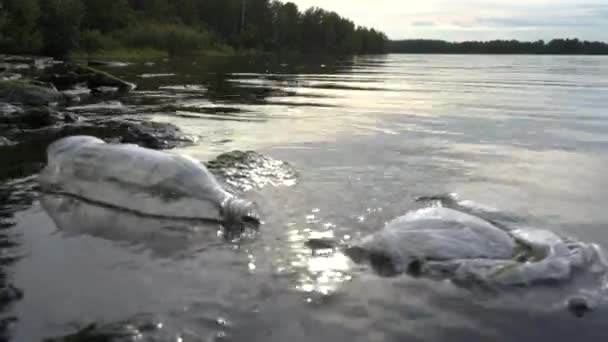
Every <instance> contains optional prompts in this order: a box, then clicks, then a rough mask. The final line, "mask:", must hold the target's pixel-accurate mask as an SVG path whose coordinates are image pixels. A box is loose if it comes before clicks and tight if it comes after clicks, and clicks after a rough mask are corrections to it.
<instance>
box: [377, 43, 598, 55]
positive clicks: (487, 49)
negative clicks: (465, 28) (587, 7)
mask: <svg viewBox="0 0 608 342" xmlns="http://www.w3.org/2000/svg"><path fill="white" fill-rule="evenodd" d="M388 49H389V51H390V52H395V53H461V54H485V53H495V54H588V55H600V54H603V55H605V54H608V44H606V43H601V42H588V41H580V40H578V39H554V40H552V41H550V42H549V43H545V42H544V41H542V40H539V41H536V42H520V41H517V40H493V41H487V42H476V41H473V42H462V43H450V42H446V41H442V40H423V39H418V40H400V41H392V42H390V44H389V47H388Z"/></svg>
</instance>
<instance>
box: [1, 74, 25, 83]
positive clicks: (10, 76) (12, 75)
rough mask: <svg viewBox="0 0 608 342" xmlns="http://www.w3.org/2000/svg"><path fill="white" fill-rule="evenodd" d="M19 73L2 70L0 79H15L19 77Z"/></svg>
mask: <svg viewBox="0 0 608 342" xmlns="http://www.w3.org/2000/svg"><path fill="white" fill-rule="evenodd" d="M21 77H23V76H21V74H17V73H12V72H3V73H1V74H0V81H16V80H19V79H21Z"/></svg>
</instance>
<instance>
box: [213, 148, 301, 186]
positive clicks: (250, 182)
mask: <svg viewBox="0 0 608 342" xmlns="http://www.w3.org/2000/svg"><path fill="white" fill-rule="evenodd" d="M206 166H207V168H208V169H209V171H211V172H213V173H214V174H215V175H217V176H219V177H220V178H222V179H224V180H225V181H226V182H227V183H228V184H229V185H231V186H234V187H236V188H238V189H241V190H245V191H247V190H250V189H252V188H263V187H265V186H267V185H271V186H281V185H282V186H291V185H294V184H295V183H296V181H297V176H298V174H297V171H296V170H295V169H294V168H293V167H292V166H291V165H289V164H288V163H286V162H284V161H281V160H276V159H273V158H271V157H267V156H264V155H262V154H259V153H257V152H254V151H247V152H243V151H232V152H228V153H224V154H222V155H220V156H218V157H217V158H216V159H214V160H211V161H209V162H207V163H206Z"/></svg>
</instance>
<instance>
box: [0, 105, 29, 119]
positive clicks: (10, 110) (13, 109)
mask: <svg viewBox="0 0 608 342" xmlns="http://www.w3.org/2000/svg"><path fill="white" fill-rule="evenodd" d="M15 113H23V109H21V108H20V107H17V106H14V105H12V104H10V103H6V102H0V118H1V117H4V116H7V115H12V114H15Z"/></svg>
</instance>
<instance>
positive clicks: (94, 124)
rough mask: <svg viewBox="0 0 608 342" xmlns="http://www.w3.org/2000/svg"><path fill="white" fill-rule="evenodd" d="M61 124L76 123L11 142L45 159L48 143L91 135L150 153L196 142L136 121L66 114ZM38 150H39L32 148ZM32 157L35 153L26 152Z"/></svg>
mask: <svg viewBox="0 0 608 342" xmlns="http://www.w3.org/2000/svg"><path fill="white" fill-rule="evenodd" d="M63 115H64V120H66V121H67V120H68V117H70V120H75V122H73V123H68V124H65V125H55V126H49V127H44V128H40V129H31V130H26V129H22V130H19V131H15V132H14V133H13V134H12V135H11V136H9V138H10V139H12V140H15V141H26V142H28V145H32V149H35V150H36V152H35V154H36V156H41V158H42V157H43V156H44V153H43V152H44V148H45V146H46V145H48V144H50V143H51V142H53V141H55V140H57V139H60V138H63V137H67V136H70V135H91V136H96V137H99V138H101V139H104V140H107V141H112V142H123V143H132V144H137V145H140V146H143V147H147V148H152V149H171V148H176V147H182V146H189V145H192V144H194V142H195V139H194V138H193V137H190V136H188V135H186V134H184V133H183V132H182V131H181V130H180V129H179V128H178V127H177V126H175V125H172V124H170V123H159V122H149V121H144V120H137V119H128V120H127V119H111V120H107V119H93V120H79V117H78V116H75V115H74V114H71V113H66V114H63ZM35 146H38V148H35ZM29 153H32V154H33V153H34V152H29Z"/></svg>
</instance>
